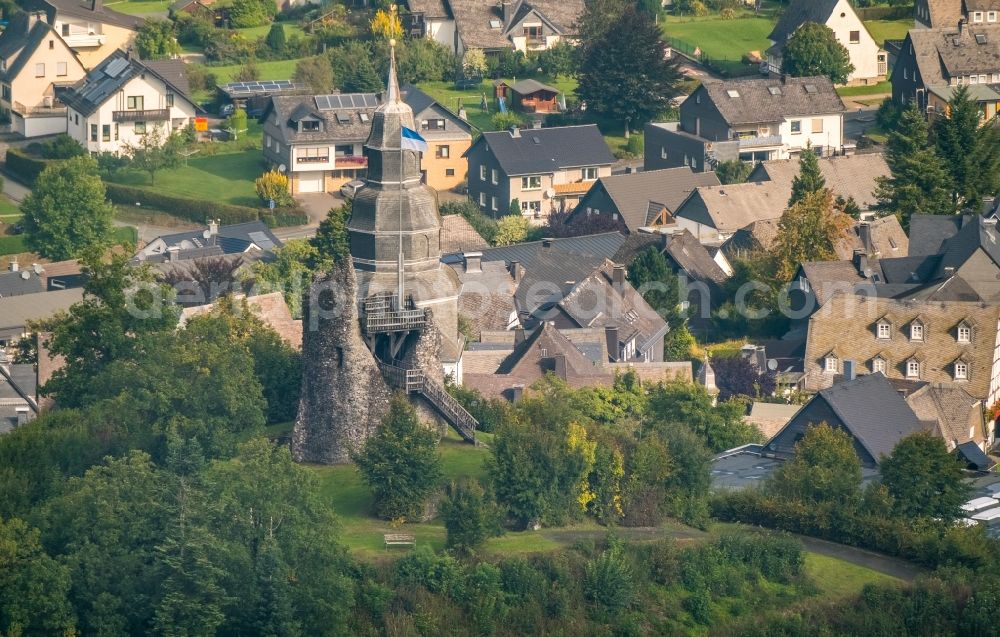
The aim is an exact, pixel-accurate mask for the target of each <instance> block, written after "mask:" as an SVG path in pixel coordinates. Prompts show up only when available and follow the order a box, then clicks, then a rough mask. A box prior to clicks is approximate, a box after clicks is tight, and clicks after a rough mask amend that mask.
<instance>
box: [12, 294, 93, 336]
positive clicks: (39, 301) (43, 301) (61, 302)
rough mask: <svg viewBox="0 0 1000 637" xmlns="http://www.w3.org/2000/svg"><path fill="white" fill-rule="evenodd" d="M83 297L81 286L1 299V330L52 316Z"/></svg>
mask: <svg viewBox="0 0 1000 637" xmlns="http://www.w3.org/2000/svg"><path fill="white" fill-rule="evenodd" d="M82 299H83V290H82V289H81V288H71V289H69V290H56V291H54V292H39V293H38V294H22V295H21V296H12V297H10V298H5V299H0V330H3V329H9V328H22V327H24V326H25V325H27V323H28V322H29V321H38V320H41V319H47V318H50V317H52V316H53V315H54V314H56V313H57V312H61V311H64V310H68V309H69V308H70V306H71V305H73V304H74V303H76V302H77V301H80V300H82Z"/></svg>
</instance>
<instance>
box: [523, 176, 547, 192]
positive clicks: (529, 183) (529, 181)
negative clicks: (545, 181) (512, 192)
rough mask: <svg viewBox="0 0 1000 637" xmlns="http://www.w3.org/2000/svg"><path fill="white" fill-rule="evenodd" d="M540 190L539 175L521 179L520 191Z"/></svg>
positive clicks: (540, 179) (540, 180)
mask: <svg viewBox="0 0 1000 637" xmlns="http://www.w3.org/2000/svg"><path fill="white" fill-rule="evenodd" d="M541 188H542V176H541V175H528V176H527V177H521V190H541Z"/></svg>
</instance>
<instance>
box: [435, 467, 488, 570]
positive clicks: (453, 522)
mask: <svg viewBox="0 0 1000 637" xmlns="http://www.w3.org/2000/svg"><path fill="white" fill-rule="evenodd" d="M441 515H442V517H443V518H444V526H445V528H446V529H447V530H448V548H450V549H454V550H455V551H457V552H459V553H472V552H474V551H475V550H476V549H477V548H479V547H480V546H481V545H482V543H483V542H485V541H486V539H487V538H488V537H490V536H492V535H496V532H497V530H498V529H499V527H500V524H499V518H498V516H497V509H496V505H495V504H494V502H493V499H492V498H491V497H490V496H489V494H487V493H486V492H484V491H483V488H482V487H481V486H480V485H479V483H478V482H475V481H472V480H464V481H461V482H457V483H453V484H452V485H451V487H449V489H448V497H447V499H445V501H444V502H443V504H442V507H441Z"/></svg>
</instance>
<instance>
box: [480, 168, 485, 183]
mask: <svg viewBox="0 0 1000 637" xmlns="http://www.w3.org/2000/svg"><path fill="white" fill-rule="evenodd" d="M479 181H486V166H480V167H479Z"/></svg>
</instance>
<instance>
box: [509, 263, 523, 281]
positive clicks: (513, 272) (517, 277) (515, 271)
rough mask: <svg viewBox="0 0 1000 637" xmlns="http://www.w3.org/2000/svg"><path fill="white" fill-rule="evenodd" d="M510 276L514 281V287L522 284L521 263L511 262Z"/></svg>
mask: <svg viewBox="0 0 1000 637" xmlns="http://www.w3.org/2000/svg"><path fill="white" fill-rule="evenodd" d="M510 276H511V278H512V279H514V285H518V284H520V283H521V262H520V261H511V262H510Z"/></svg>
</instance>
